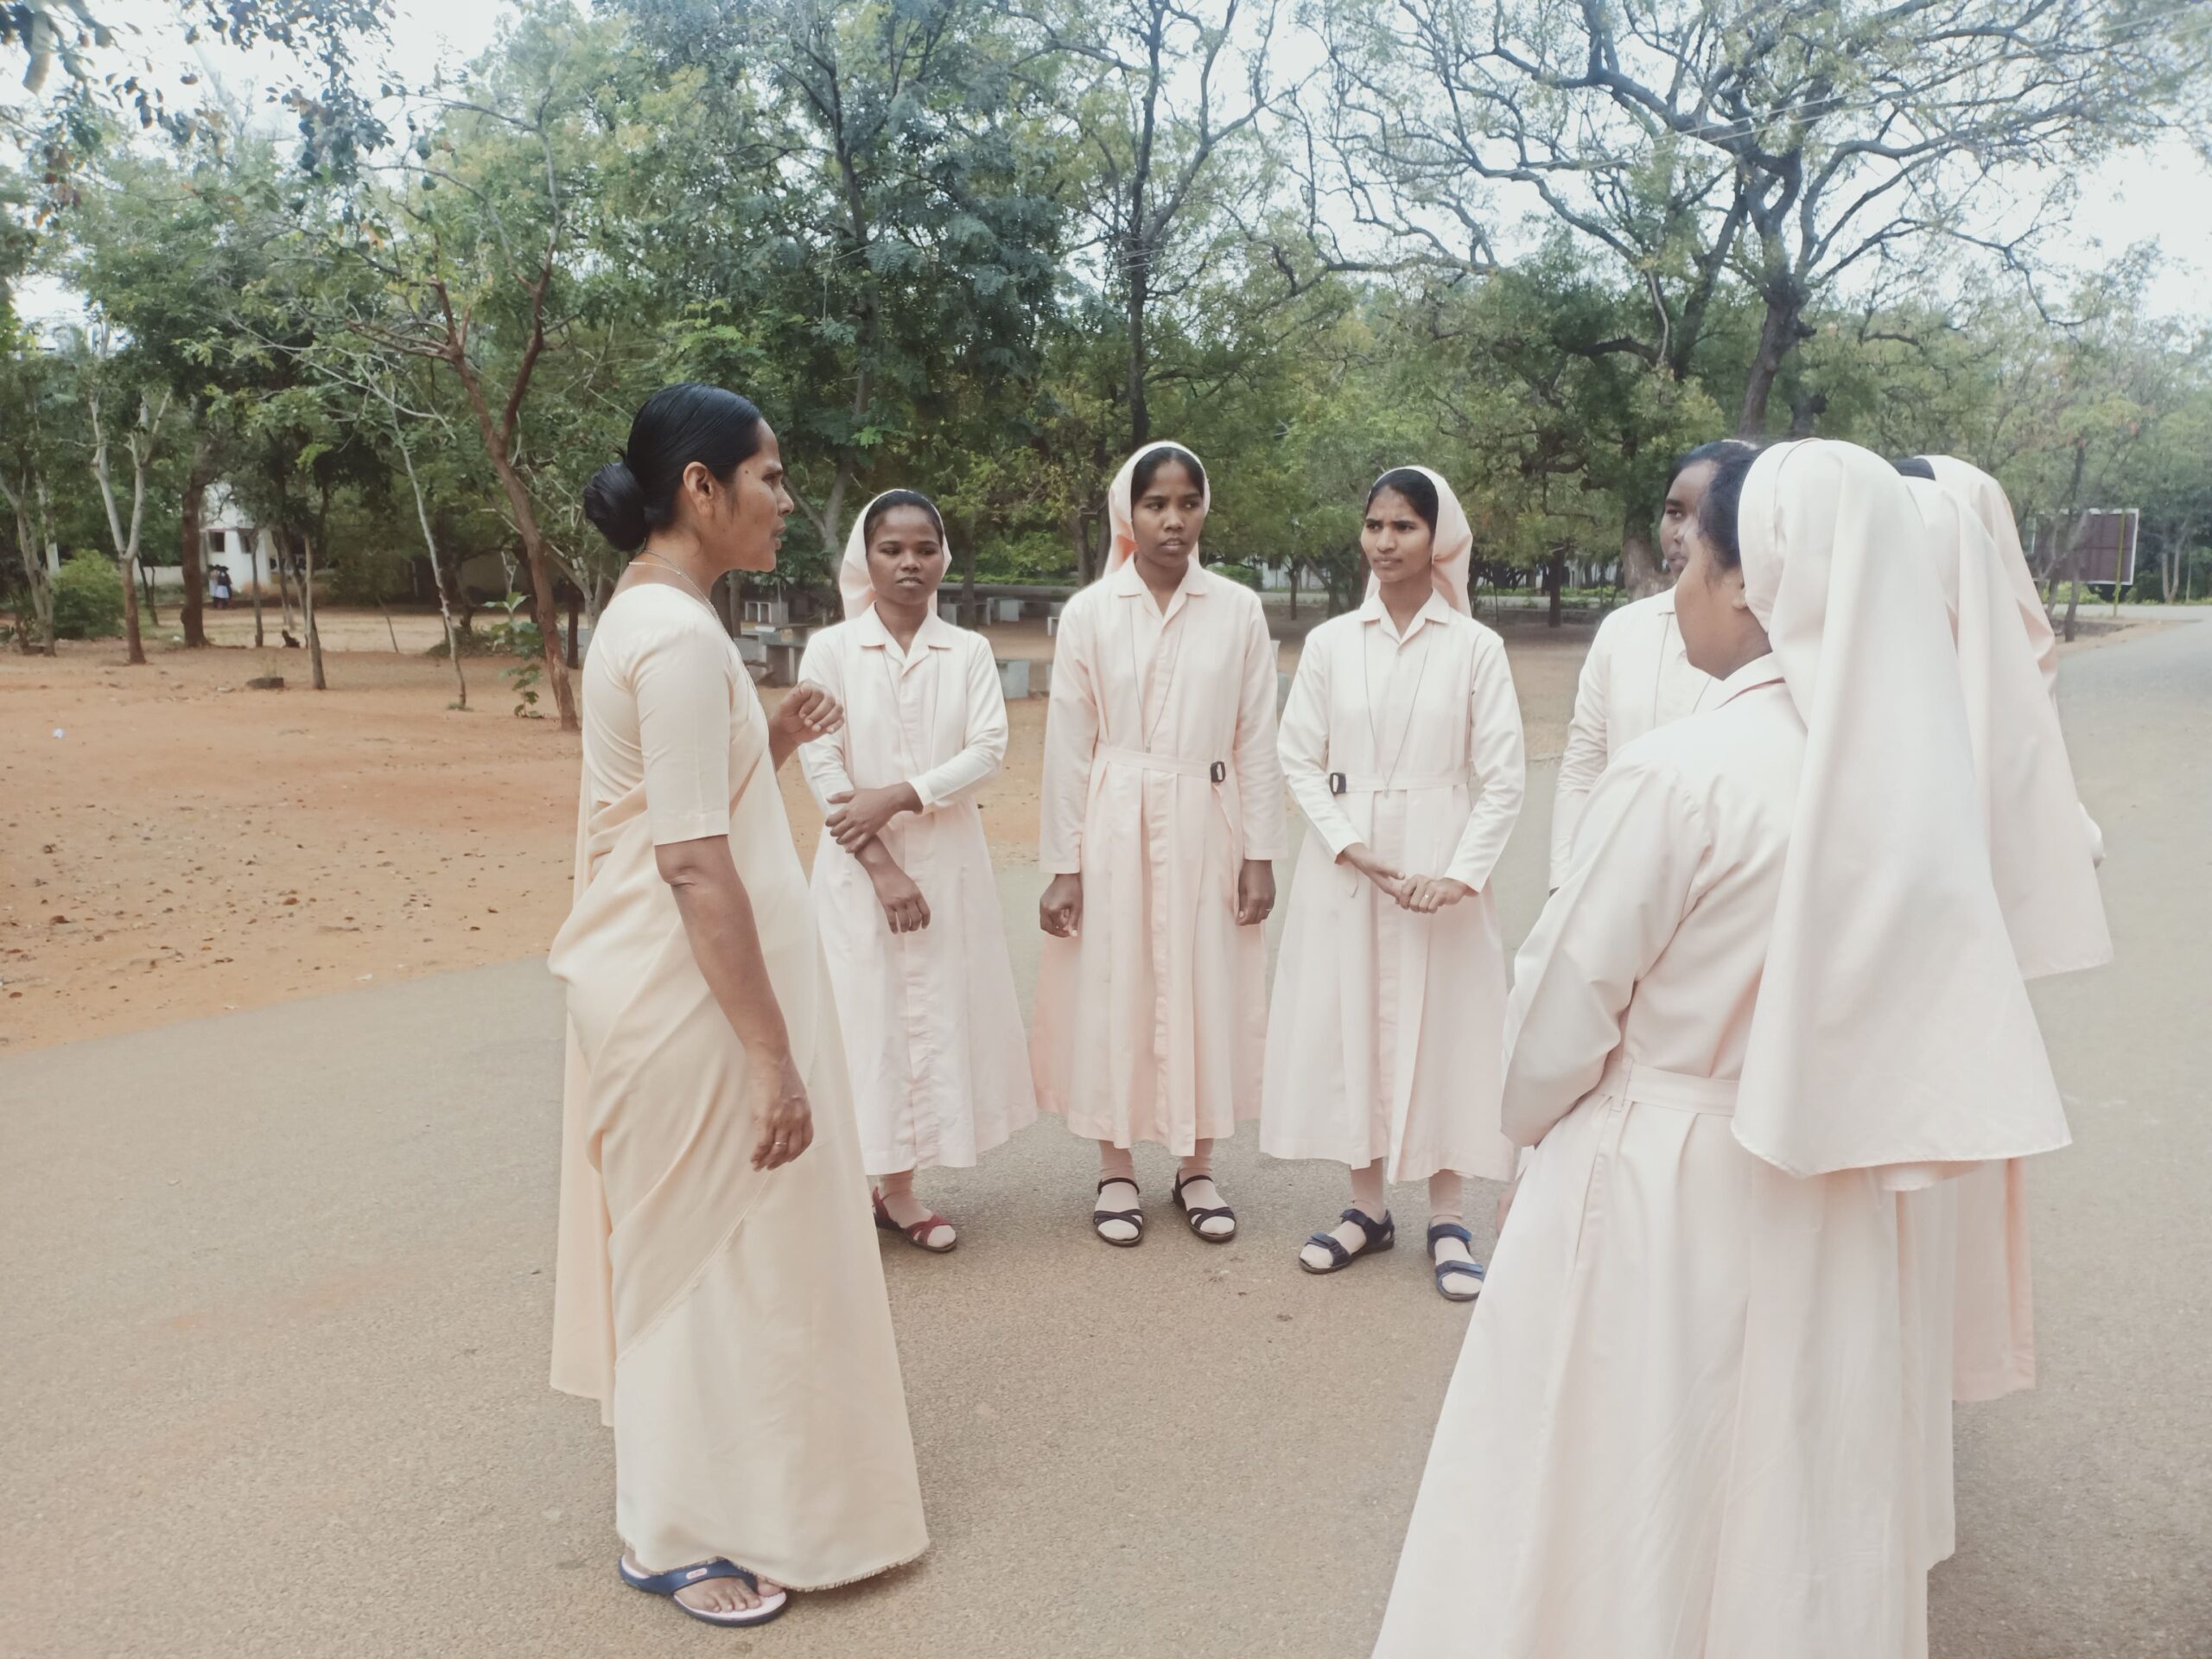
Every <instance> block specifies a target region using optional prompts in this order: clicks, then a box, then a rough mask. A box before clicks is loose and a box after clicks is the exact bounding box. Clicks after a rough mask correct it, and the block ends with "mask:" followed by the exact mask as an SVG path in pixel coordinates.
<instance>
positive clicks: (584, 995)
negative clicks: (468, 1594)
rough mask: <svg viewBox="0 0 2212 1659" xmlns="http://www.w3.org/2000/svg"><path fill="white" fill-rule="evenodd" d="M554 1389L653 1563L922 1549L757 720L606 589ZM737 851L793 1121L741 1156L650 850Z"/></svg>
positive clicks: (807, 1564) (869, 1266) (564, 932)
mask: <svg viewBox="0 0 2212 1659" xmlns="http://www.w3.org/2000/svg"><path fill="white" fill-rule="evenodd" d="M583 713H584V733H583V790H582V802H581V804H580V807H579V817H578V824H577V841H576V873H575V907H574V909H573V910H572V911H571V912H570V913H569V920H568V922H567V924H566V925H564V926H563V928H562V929H561V931H560V934H559V937H558V938H556V939H555V940H554V942H553V951H552V958H551V967H552V969H553V972H554V974H555V976H556V977H557V978H559V979H560V980H561V981H562V982H563V983H564V984H565V985H566V986H567V988H568V1004H569V1032H570V1041H569V1073H568V1084H567V1090H566V1098H565V1103H564V1106H563V1131H562V1147H561V1216H560V1249H559V1266H558V1273H557V1277H556V1284H555V1297H554V1331H553V1385H554V1387H556V1388H557V1389H563V1390H565V1391H567V1392H569V1393H571V1394H581V1395H588V1396H589V1397H591V1398H593V1399H595V1400H597V1401H598V1402H600V1408H601V1416H602V1419H603V1420H604V1421H607V1422H608V1423H610V1424H612V1425H613V1429H614V1456H615V1525H616V1529H617V1530H618V1531H619V1532H620V1535H621V1537H622V1540H623V1541H624V1542H625V1543H626V1544H627V1545H628V1546H629V1547H630V1548H631V1549H632V1551H633V1552H634V1553H635V1554H636V1555H637V1558H638V1560H639V1563H640V1564H642V1565H643V1566H644V1567H645V1569H646V1570H647V1571H648V1572H654V1573H658V1572H664V1571H667V1570H669V1569H671V1568H674V1567H683V1566H687V1565H689V1564H690V1563H692V1562H695V1561H701V1560H708V1559H709V1558H712V1557H714V1556H718V1555H719V1556H726V1557H728V1559H729V1560H733V1561H735V1562H737V1563H738V1564H739V1565H741V1566H743V1567H750V1568H752V1569H753V1570H754V1571H755V1572H758V1573H761V1574H762V1575H763V1576H765V1577H767V1578H770V1579H772V1580H776V1581H778V1582H779V1583H782V1584H785V1585H787V1586H791V1587H792V1588H794V1589H800V1590H810V1589H819V1588H823V1587H825V1586H830V1585H835V1584H842V1583H844V1582H846V1581H848V1580H853V1579H858V1578H864V1577H867V1576H868V1575H869V1574H871V1573H880V1572H882V1571H883V1570H884V1569H886V1568H887V1567H895V1566H897V1565H898V1564H899V1563H900V1562H902V1561H906V1560H912V1559H913V1558H914V1557H915V1556H917V1555H918V1554H921V1552H922V1550H923V1549H924V1548H925V1546H926V1545H927V1542H928V1538H927V1535H926V1534H925V1531H924V1529H923V1524H922V1509H921V1495H920V1491H919V1487H918V1483H917V1481H916V1478H915V1471H914V1450H913V1444H912V1440H911V1439H910V1438H909V1436H908V1433H907V1428H906V1398H905V1395H904V1394H903V1393H902V1392H901V1390H900V1387H899V1355H898V1351H897V1349H896V1348H895V1347H894V1346H893V1341H892V1334H891V1311H890V1307H889V1305H888V1303H887V1300H886V1298H885V1294H884V1287H883V1270H882V1268H881V1267H880V1264H879V1262H878V1260H877V1254H876V1243H875V1232H874V1228H873V1227H872V1226H871V1225H870V1224H869V1220H868V1208H867V1197H866V1194H867V1187H866V1185H865V1183H864V1180H863V1178H862V1174H861V1159H860V1148H859V1145H858V1141H857V1138H856V1136H855V1132H854V1125H853V1113H852V1103H851V1099H850V1096H849V1094H848V1092H847V1090H846V1084H845V1064H844V1056H843V1054H842V1052H841V1051H840V1048H839V1044H838V1037H837V1021H836V1010H835V1007H834V1004H833V1001H832V998H831V993H830V987H829V975H828V973H827V971H826V969H825V968H824V965H823V957H822V950H821V948H820V946H819V945H818V944H817V942H816V938H815V932H814V925H813V922H812V919H811V918H810V914H809V906H808V902H807V893H806V878H805V876H804V874H802V872H801V871H800V869H799V865H798V855H797V854H796V853H794V852H793V850H792V847H791V826H790V823H789V822H788V821H787V820H786V819H785V816H784V806H783V799H782V797H781V796H780V795H779V793H778V792H777V788H776V780H775V777H774V774H773V772H772V769H771V767H770V765H769V758H768V728H767V722H766V720H765V718H764V717H763V715H762V714H761V710H760V700H759V698H758V697H757V696H755V695H754V693H753V682H752V680H751V678H750V677H748V676H747V674H746V673H745V671H744V669H743V666H742V664H741V662H740V660H739V658H738V656H737V652H736V649H735V647H734V645H732V644H731V642H730V640H729V639H728V635H727V634H726V633H725V632H724V631H723V628H722V625H721V621H720V620H718V619H717V618H716V617H715V614H714V613H712V612H711V611H709V609H708V608H707V607H705V606H704V605H702V604H701V603H700V602H699V601H697V600H696V599H693V598H690V596H688V595H686V594H682V593H680V592H678V591H677V590H676V589H674V588H668V587H660V586H653V585H646V586H641V587H636V588H626V589H625V590H623V591H622V592H620V593H619V594H616V595H615V597H614V598H613V601H611V602H610V603H609V604H608V605H607V609H606V611H605V612H604V613H602V615H601V619H600V626H599V629H598V632H597V633H596V634H595V636H594V639H593V641H592V650H591V655H590V658H588V661H587V662H586V664H585V665H584V672H583ZM725 833H727V834H728V836H729V846H730V854H731V856H732V858H733V859H734V861H735V863H736V866H737V872H738V874H739V876H740V877H741V880H743V881H744V884H745V889H746V893H747V896H748V898H749V899H750V900H751V902H752V906H753V918H754V921H755V923H756V925H758V927H759V929H760V944H761V949H762V951H763V953H764V954H765V956H766V959H767V964H768V972H769V976H770V978H771V980H772V982H773V983H774V986H775V991H776V999H777V1001H778V1002H779V1004H780V1006H781V1007H782V1009H783V1014H784V1019H785V1023H786V1025H787V1026H788V1027H789V1028H790V1032H791V1049H792V1054H793V1057H794V1058H795V1059H796V1060H797V1062H798V1066H799V1069H800V1071H801V1073H802V1074H803V1075H804V1077H805V1079H806V1085H807V1091H808V1094H809V1096H810V1099H811V1102H812V1104H813V1112H814V1134H815V1138H814V1144H813V1145H812V1146H811V1147H809V1148H808V1149H807V1151H806V1152H804V1154H801V1155H800V1156H799V1157H798V1159H797V1160H794V1161H792V1162H791V1163H790V1164H787V1165H785V1166H784V1167H782V1168H781V1169H778V1170H773V1171H769V1172H766V1173H764V1172H761V1171H758V1170H755V1169H754V1168H753V1166H752V1151H753V1122H752V1115H751V1112H750V1110H749V1109H748V1103H747V1092H746V1067H747V1056H746V1053H745V1051H744V1049H743V1047H742V1046H741V1045H740V1043H739V1042H738V1039H737V1037H736V1034H735V1033H734V1032H733V1031H732V1030H731V1029H730V1027H729V1022H728V1020H726V1019H725V1018H724V1017H723V1015H722V1013H721V1009H720V1008H719V1007H716V1006H715V1001H714V998H713V996H712V995H710V993H709V990H708V988H707V983H706V981H705V979H704V978H703V977H702V976H701V974H700V972H699V969H698V966H697V964H696V962H695V960H694V959H693V957H692V954H691V946H690V942H689V940H688V939H687V938H686V937H685V934H684V931H683V923H682V920H681V919H680V918H679V917H678V915H677V909H676V903H675V900H674V899H673V898H671V895H670V891H669V887H668V885H667V883H666V882H665V881H664V880H662V879H661V877H660V874H659V873H658V870H657V869H656V868H655V866H654V860H653V849H654V847H655V846H656V845H658V844H662V843H666V842H679V841H691V840H696V839H699V838H702V837H706V836H720V835H722V834H725Z"/></svg>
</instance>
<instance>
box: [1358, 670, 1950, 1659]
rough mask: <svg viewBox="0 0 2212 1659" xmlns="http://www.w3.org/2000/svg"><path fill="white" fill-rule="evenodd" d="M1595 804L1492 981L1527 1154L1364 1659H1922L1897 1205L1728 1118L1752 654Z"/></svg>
mask: <svg viewBox="0 0 2212 1659" xmlns="http://www.w3.org/2000/svg"><path fill="white" fill-rule="evenodd" d="M1709 704H1710V706H1709V708H1708V710H1707V712H1706V713H1705V714H1703V715H1700V718H1698V719H1696V720H1690V721H1678V722H1676V723H1675V724H1674V725H1672V726H1669V727H1668V728H1664V729H1663V730H1660V731H1656V732H1653V733H1651V734H1648V735H1647V736H1645V737H1644V738H1643V739H1642V740H1640V741H1638V742H1637V743H1635V744H1633V745H1631V746H1630V748H1629V749H1628V751H1627V752H1626V753H1624V754H1623V755H1621V756H1619V757H1618V759H1617V760H1615V762H1614V764H1613V765H1612V766H1611V767H1610V768H1609V769H1608V771H1607V772H1606V775H1605V778H1604V779H1602V780H1601V781H1600V783H1599V785H1598V787H1597V789H1596V790H1595V791H1593V792H1592V796H1591V798H1590V803H1589V811H1588V815H1587V817H1586V819H1585V821H1584V823H1583V825H1582V828H1581V830H1580V835H1579V836H1578V838H1577V842H1576V848H1575V852H1574V855H1573V859H1572V861H1570V864H1569V866H1568V869H1567V880H1566V882H1565V884H1564V885H1563V886H1562V887H1560V890H1559V892H1558V893H1556V894H1555V895H1554V897H1553V899H1552V900H1551V902H1550V904H1549V905H1548V906H1547V907H1546V909H1545V911H1544V913H1543V916H1542V918H1541V919H1540V920H1539V922H1538V923H1537V925H1536V927H1535V931H1534V932H1532V933H1531V934H1530V935H1529V940H1528V942H1527V944H1525V945H1523V946H1522V950H1521V954H1520V956H1519V957H1518V959H1517V960H1516V963H1515V974H1514V988H1513V997H1512V1002H1511V1008H1510V1019H1509V1039H1510V1041H1509V1049H1508V1055H1507V1062H1506V1078H1505V1100H1504V1109H1503V1123H1504V1127H1505V1130H1506V1133H1507V1134H1508V1135H1510V1137H1511V1138H1512V1139H1513V1141H1515V1142H1516V1144H1519V1145H1522V1146H1527V1147H1533V1151H1532V1152H1531V1153H1530V1154H1529V1160H1528V1163H1527V1166H1526V1168H1525V1169H1524V1171H1523V1173H1522V1178H1521V1183H1520V1186H1519V1189H1518V1191H1517V1193H1516V1198H1515V1200H1514V1205H1513V1210H1512V1213H1511V1215H1510V1217H1509V1219H1508V1220H1507V1223H1506V1225H1505V1228H1504V1230H1503V1233H1502V1234H1501V1236H1500V1237H1499V1240H1498V1243H1497V1250H1496V1252H1495V1254H1494V1255H1493V1256H1492V1258H1491V1263H1490V1274H1489V1277H1488V1278H1487V1280H1486V1281H1484V1290H1483V1295H1482V1300H1481V1301H1480V1302H1479V1303H1478V1304H1477V1306H1476V1308H1475V1312H1474V1315H1473V1317H1472V1319H1471V1320H1470V1321H1469V1324H1468V1329H1467V1338H1466V1343H1465V1347H1464V1348H1463V1349H1462V1351H1461V1353H1460V1356H1459V1365H1458V1368H1457V1370H1455V1371H1454V1373H1453V1375H1452V1384H1451V1388H1450V1389H1449V1391H1448V1392H1447V1394H1446V1397H1445V1402H1444V1408H1443V1413H1442V1415H1441V1417H1440V1421H1439V1422H1438V1424H1437V1430H1436V1437H1435V1440H1434V1441H1433V1444H1432V1446H1431V1448H1430V1452H1429V1457H1428V1464H1427V1470H1426V1471H1425V1472H1424V1474H1423V1476H1422V1478H1421V1492H1420V1496H1419V1497H1418V1499H1417V1501H1416V1503H1415V1505H1414V1514H1413V1519H1412V1522H1411V1524H1410V1526H1409V1528H1408V1533H1407V1538H1406V1544H1405V1549H1404V1553H1403V1554H1402V1557H1401V1558H1400V1560H1399V1564H1398V1573H1397V1579H1396V1582H1395V1586H1394V1587H1393V1589H1392V1592H1391V1596H1390V1602H1389V1609H1388V1611H1387V1612H1386V1614H1385V1616H1384V1619H1383V1630H1382V1633H1381V1637H1380V1640H1379V1642H1378V1643H1377V1645H1376V1649H1375V1651H1376V1655H1377V1656H1379V1659H1554V1656H1556V1659H1570V1656H1571V1659H1583V1656H1592V1659H1595V1656H1604V1659H1780V1656H1784V1655H1787V1656H1789V1659H1924V1656H1925V1654H1926V1652H1927V1629H1926V1618H1927V1570H1926V1569H1927V1562H1926V1553H1927V1541H1926V1540H1925V1539H1924V1538H1923V1536H1921V1528H1922V1526H1923V1514H1922V1507H1921V1503H1920V1501H1919V1500H1920V1490H1919V1458H1920V1456H1921V1448H1920V1445H1919V1442H1918V1440H1917V1437H1916V1433H1915V1432H1914V1428H1913V1426H1912V1424H1911V1423H1910V1421H1909V1419H1908V1390H1907V1387H1906V1380H1905V1379H1906V1360H1905V1357H1904V1355H1903V1354H1902V1352H1901V1351H1900V1350H1901V1346H1902V1344H1903V1341H1904V1333H1905V1332H1906V1331H1907V1329H1908V1328H1909V1324H1910V1322H1909V1320H1908V1319H1907V1318H1906V1316H1905V1314H1904V1311H1903V1310H1902V1309H1901V1307H1900V1306H1899V1299H1900V1285H1901V1276H1900V1273H1899V1267H1898V1256H1897V1250H1898V1238H1897V1214H1898V1211H1897V1203H1896V1199H1895V1193H1894V1192H1892V1191H1891V1190H1890V1187H1889V1186H1888V1185H1886V1184H1885V1173H1884V1172H1883V1171H1881V1170H1879V1169H1872V1168H1854V1169H1845V1170H1842V1171H1840V1172H1838V1173H1834V1174H1827V1175H1816V1176H1812V1177H1799V1176H1795V1175H1791V1174H1789V1173H1785V1172H1783V1170H1782V1169H1780V1168H1778V1167H1777V1166H1775V1165H1773V1164H1770V1163H1768V1162H1765V1161H1764V1160H1761V1159H1760V1158H1758V1156H1756V1155H1754V1154H1752V1153H1751V1152H1750V1151H1749V1150H1748V1149H1746V1147H1745V1146H1744V1145H1743V1143H1742V1142H1741V1141H1739V1140H1738V1138H1737V1136H1736V1135H1735V1133H1734V1128H1735V1125H1734V1122H1733V1121H1732V1119H1733V1113H1734V1109H1735V1105H1736V1095H1737V1084H1738V1078H1739V1077H1741V1075H1742V1070H1743V1065H1744V1061H1745V1053H1746V1052H1747V1046H1748V1042H1749V1039H1750V1037H1751V1024H1752V1013H1753V1007H1754V1004H1755V1002H1756V1001H1757V999H1758V990H1759V987H1760V983H1761V978H1762V975H1763V973H1764V969H1765V968H1766V965H1767V954H1768V944H1769V940H1770V937H1771V935H1772V931H1773V926H1774V922H1775V917H1776V913H1777V905H1778V902H1779V899H1780V895H1781V892H1782V887H1783V858H1784V854H1785V852H1786V851H1787V849H1788V848H1789V843H1790V841H1791V837H1792V833H1793V823H1794V822H1795V819H1796V812H1797V804H1798V797H1799V781H1800V777H1801V773H1802V769H1803V766H1804V762H1805V753H1806V747H1807V744H1806V728H1805V725H1804V722H1803V721H1802V719H1801V718H1800V717H1799V715H1798V714H1797V711H1796V706H1795V705H1794V703H1793V702H1792V701H1791V699H1790V696H1789V690H1788V688H1787V687H1786V686H1785V685H1784V684H1783V682H1782V679H1781V671H1780V669H1779V667H1778V666H1777V662H1776V659H1775V658H1772V657H1764V658H1759V659H1758V661H1757V662H1755V663H1751V664H1746V665H1745V667H1744V668H1743V669H1741V670H1739V671H1738V672H1737V673H1736V674H1734V675H1732V676H1731V677H1729V678H1728V679H1727V680H1726V681H1725V682H1723V683H1721V684H1720V685H1719V687H1717V688H1716V690H1715V693H1714V695H1713V697H1712V698H1711V699H1710V700H1709Z"/></svg>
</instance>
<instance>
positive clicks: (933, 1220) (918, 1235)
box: [874, 1188, 960, 1255]
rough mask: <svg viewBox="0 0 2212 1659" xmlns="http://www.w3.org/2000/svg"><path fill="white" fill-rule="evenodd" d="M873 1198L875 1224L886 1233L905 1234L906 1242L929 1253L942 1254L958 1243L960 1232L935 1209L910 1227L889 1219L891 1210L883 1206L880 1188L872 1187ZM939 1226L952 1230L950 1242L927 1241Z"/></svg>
mask: <svg viewBox="0 0 2212 1659" xmlns="http://www.w3.org/2000/svg"><path fill="white" fill-rule="evenodd" d="M874 1198H875V1224H876V1225H877V1226H879V1227H880V1228H881V1229H883V1230H884V1231H885V1232H887V1233H904V1234H906V1242H907V1243H909V1244H912V1246H913V1247H914V1248H915V1249H918V1250H927V1251H928V1252H929V1253H930V1254H931V1255H944V1253H945V1252H946V1251H947V1250H950V1249H952V1247H953V1245H954V1244H957V1243H960V1234H959V1231H958V1230H957V1229H955V1228H953V1225H952V1224H951V1223H950V1222H949V1221H947V1220H946V1219H945V1218H944V1217H943V1216H940V1215H938V1213H937V1212H936V1211H931V1212H930V1213H929V1214H928V1215H926V1216H924V1217H922V1218H921V1219H920V1220H919V1221H918V1222H916V1223H915V1224H913V1225H912V1226H911V1227H901V1226H900V1225H899V1224H898V1223H897V1222H895V1221H893V1220H892V1219H891V1212H890V1211H888V1210H887V1209H885V1208H884V1207H883V1192H882V1190H881V1189H880V1188H877V1189H874ZM940 1227H943V1228H945V1229H947V1230H950V1231H951V1232H952V1243H951V1244H932V1243H930V1242H929V1236H930V1235H931V1233H933V1232H935V1231H936V1230H938V1228H940Z"/></svg>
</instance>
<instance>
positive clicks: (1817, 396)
mask: <svg viewBox="0 0 2212 1659" xmlns="http://www.w3.org/2000/svg"><path fill="white" fill-rule="evenodd" d="M1827 412H1828V395H1827V393H1826V392H1825V391H1800V392H1799V393H1798V394H1797V395H1796V397H1792V398H1791V399H1790V400H1789V435H1790V436H1791V437H1793V438H1809V437H1811V436H1812V435H1813V430H1814V429H1815V427H1816V426H1818V425H1819V424H1820V419H1821V416H1823V415H1825V414H1827Z"/></svg>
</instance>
